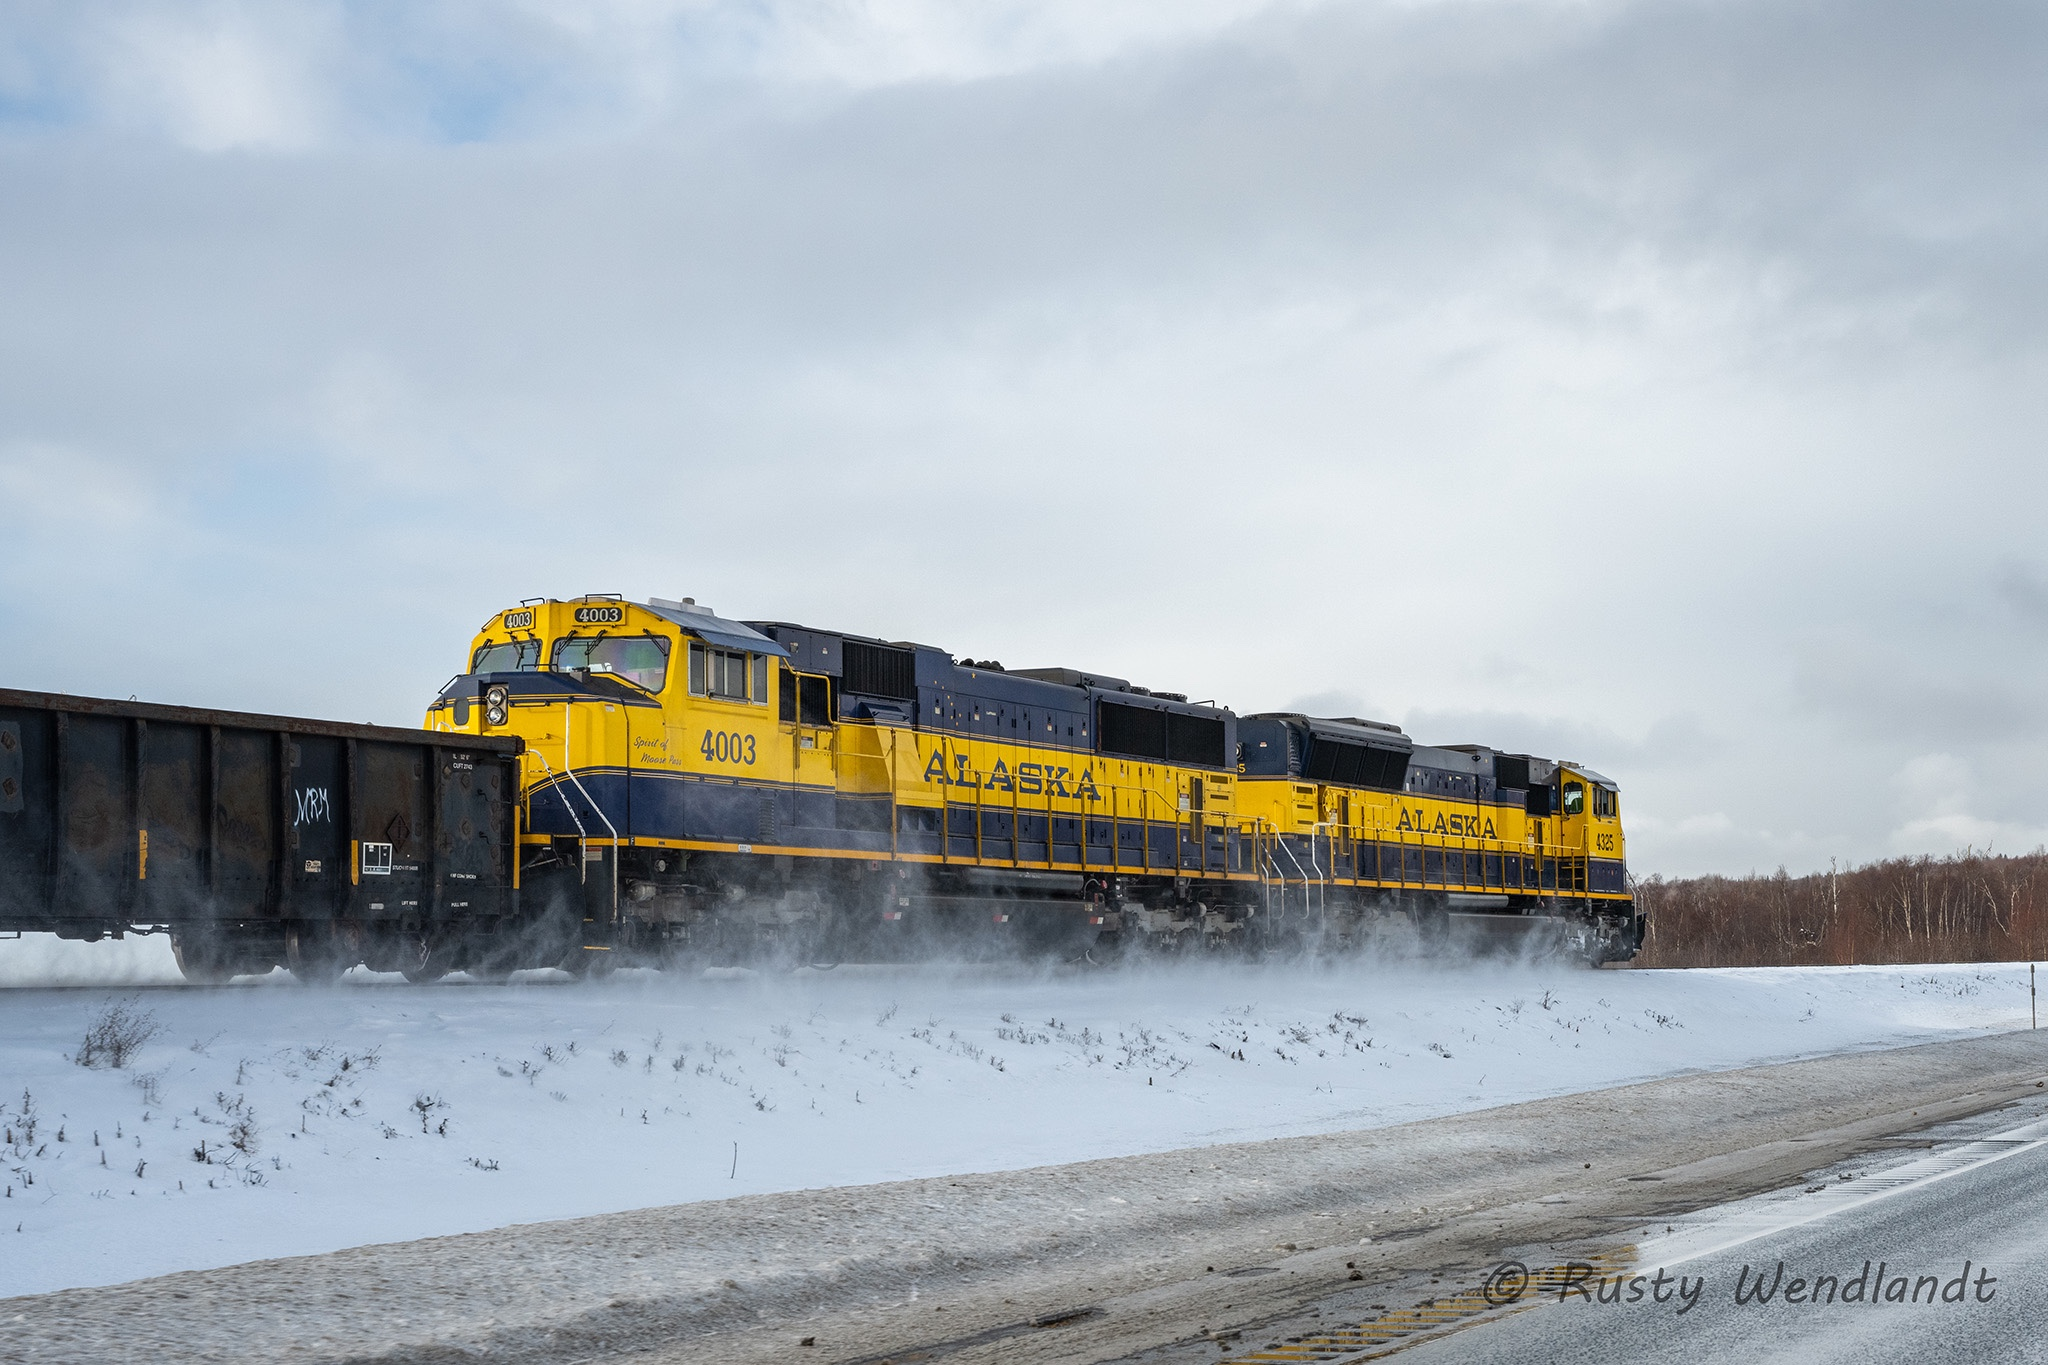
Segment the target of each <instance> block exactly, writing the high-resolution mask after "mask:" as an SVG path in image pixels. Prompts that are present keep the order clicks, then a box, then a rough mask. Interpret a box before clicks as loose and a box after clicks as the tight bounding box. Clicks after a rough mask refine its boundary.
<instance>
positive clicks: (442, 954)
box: [398, 934, 452, 986]
mask: <svg viewBox="0 0 2048 1365" xmlns="http://www.w3.org/2000/svg"><path fill="white" fill-rule="evenodd" d="M399 952H400V959H399V964H398V970H399V973H400V974H401V975H403V976H404V977H405V979H406V980H407V981H410V982H412V984H413V985H415V986H431V985H433V984H434V983H435V982H436V981H439V980H440V979H441V978H442V977H444V976H446V975H448V973H449V972H450V971H451V970H452V968H450V966H449V965H448V954H447V952H446V951H445V950H443V949H440V948H437V947H436V946H435V944H434V942H433V940H432V939H429V938H428V937H427V936H426V935H425V934H408V935H407V936H406V937H405V938H404V939H403V940H401V941H400V943H399Z"/></svg>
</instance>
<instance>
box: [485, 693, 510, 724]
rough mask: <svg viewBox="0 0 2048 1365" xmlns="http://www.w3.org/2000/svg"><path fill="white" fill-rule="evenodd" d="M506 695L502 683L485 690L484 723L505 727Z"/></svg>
mask: <svg viewBox="0 0 2048 1365" xmlns="http://www.w3.org/2000/svg"><path fill="white" fill-rule="evenodd" d="M505 706H506V693H505V688H504V685H503V684H502V683H493V684H492V685H491V686H489V687H487V688H485V689H484V721H485V723H486V724H490V725H503V724H504V723H505V720H506V710H505Z"/></svg>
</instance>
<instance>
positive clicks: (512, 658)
mask: <svg viewBox="0 0 2048 1365" xmlns="http://www.w3.org/2000/svg"><path fill="white" fill-rule="evenodd" d="M539 667H540V641H538V640H507V641H505V642H504V643H503V644H496V645H485V646H483V647H482V648H481V649H479V650H477V652H476V657H475V658H473V659H471V660H470V661H469V671H470V672H472V673H531V672H533V670H534V669H536V668H539Z"/></svg>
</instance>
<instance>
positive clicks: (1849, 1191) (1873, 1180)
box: [1635, 1120, 2048, 1267]
mask: <svg viewBox="0 0 2048 1365" xmlns="http://www.w3.org/2000/svg"><path fill="white" fill-rule="evenodd" d="M2043 1146H2048V1120H2037V1121H2035V1122H2031V1123H2026V1124H2022V1125H2020V1126H2019V1127H2017V1128H2009V1129H2006V1130H2005V1131H2004V1132H2001V1133H1993V1134H1990V1135H1989V1136H1986V1137H1981V1138H1971V1139H1968V1140H1966V1141H1964V1142H1962V1143H1961V1145H1959V1146H1958V1147H1956V1148H1955V1149H1954V1150H1953V1151H1947V1152H1939V1153H1936V1154H1935V1155H1933V1156H1925V1157H1921V1158H1920V1159H1918V1160H1917V1161H1909V1162H1907V1163H1906V1164H1905V1165H1903V1166H1895V1167H1893V1168H1891V1169H1890V1170H1887V1171H1883V1172H1881V1173H1879V1174H1876V1175H1869V1176H1864V1177H1863V1178H1861V1179H1859V1180H1854V1181H1841V1182H1839V1183H1835V1184H1831V1185H1829V1186H1828V1187H1827V1188H1826V1189H1823V1190H1815V1191H1812V1192H1807V1191H1803V1190H1802V1191H1799V1192H1795V1193H1791V1194H1788V1193H1787V1192H1785V1191H1783V1190H1774V1191H1772V1192H1771V1193H1769V1194H1761V1195H1756V1196H1754V1197H1752V1198H1750V1199H1744V1200H1740V1201H1738V1202H1736V1203H1733V1204H1724V1205H1721V1206H1720V1207H1719V1208H1716V1209H1711V1210H1708V1211H1706V1212H1705V1213H1704V1214H1703V1215H1701V1214H1694V1215H1688V1216H1687V1218H1686V1220H1685V1224H1686V1225H1684V1226H1681V1227H1679V1229H1678V1231H1677V1232H1675V1233H1673V1234H1671V1235H1669V1236H1665V1237H1658V1238H1654V1239H1652V1240H1650V1241H1647V1242H1640V1243H1638V1244H1637V1245H1636V1254H1635V1261H1636V1264H1638V1265H1645V1266H1667V1267H1668V1266H1674V1265H1682V1264H1684V1263H1686V1262H1688V1261H1696V1260H1699V1259H1700V1258H1701V1257H1704V1256H1714V1255H1718V1254H1719V1253H1721V1252H1724V1251H1729V1250H1732V1249H1734V1248H1735V1247H1739V1246H1742V1245H1743V1244H1745V1243H1747V1242H1754V1241H1757V1240H1759V1239H1760V1238H1764V1237H1772V1236H1775V1235H1777V1234H1778V1233H1781V1232H1789V1231H1790V1230H1791V1229H1793V1228H1797V1227H1804V1226H1805V1225H1807V1224H1808V1223H1817V1222H1819V1221H1820V1220H1821V1219H1823V1218H1832V1217H1833V1216H1835V1215H1836V1214H1839V1213H1847V1212H1849V1211H1850V1210H1852V1209H1860V1208H1863V1207H1865V1206H1866V1205H1870V1204H1875V1203H1877V1202H1878V1201H1879V1200H1882V1199H1890V1198H1892V1197H1893V1196H1894V1195H1901V1194H1910V1193H1911V1192H1913V1191H1914V1190H1920V1189H1925V1188H1926V1187H1927V1186H1929V1185H1932V1184H1934V1183H1936V1182H1937V1181H1942V1180H1947V1179H1948V1178H1949V1177H1950V1176H1956V1175H1962V1174H1964V1173H1965V1172H1967V1171H1974V1170H1979V1169H1982V1168H1983V1167H1985V1166H1989V1165H1992V1164H1993V1163H1995V1162H2000V1161H2004V1160H2005V1159H2006V1158H2008V1157H2015V1156H2019V1155H2020V1154H2021V1153H2023V1152H2031V1151H2034V1150H2035V1149H2036V1148H2039V1147H2043Z"/></svg>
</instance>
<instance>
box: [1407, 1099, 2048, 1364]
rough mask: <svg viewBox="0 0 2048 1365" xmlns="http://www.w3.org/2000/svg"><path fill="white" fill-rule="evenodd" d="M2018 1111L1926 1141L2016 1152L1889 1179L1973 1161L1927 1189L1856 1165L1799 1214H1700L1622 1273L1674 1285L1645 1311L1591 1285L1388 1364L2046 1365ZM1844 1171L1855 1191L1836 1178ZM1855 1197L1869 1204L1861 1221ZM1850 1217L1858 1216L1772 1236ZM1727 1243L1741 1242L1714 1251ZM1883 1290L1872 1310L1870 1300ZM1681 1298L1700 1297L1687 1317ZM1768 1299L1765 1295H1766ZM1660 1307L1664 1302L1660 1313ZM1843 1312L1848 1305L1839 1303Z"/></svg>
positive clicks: (2042, 1129)
mask: <svg viewBox="0 0 2048 1365" xmlns="http://www.w3.org/2000/svg"><path fill="white" fill-rule="evenodd" d="M2025 1108H2026V1109H2031V1110H2033V1111H2034V1112H2033V1114H2032V1115H2031V1117H2033V1118H2034V1119H2036V1120H2037V1122H2035V1123H2034V1124H2031V1125H2026V1124H2024V1120H2025V1119H2027V1118H2028V1117H2030V1115H2029V1114H2028V1113H2026V1112H2025V1110H2024V1109H2022V1110H2008V1111H2005V1112H2003V1113H2001V1114H1999V1115H1997V1116H1995V1117H1996V1122H1995V1123H1990V1122H1986V1121H1985V1120H1983V1119H1980V1120H1977V1121H1974V1122H1971V1123H1967V1124H1958V1125H1947V1126H1945V1127H1943V1128H1940V1129H1937V1130H1934V1131H1933V1132H1932V1133H1931V1134H1929V1136H1931V1137H1936V1138H1943V1139H1947V1138H1963V1137H1970V1136H1974V1135H1975V1134H1976V1133H1978V1132H1979V1131H1981V1130H1985V1129H1989V1130H1991V1131H1993V1132H1995V1133H2004V1134H2016V1136H2007V1137H2000V1138H1998V1139H1996V1140H1994V1141H1990V1142H1985V1141H1981V1140H1980V1141H1974V1142H1949V1141H1942V1142H1939V1143H1938V1144H1937V1146H1936V1148H1935V1149H1934V1151H1935V1152H1936V1153H1941V1154H1943V1155H1945V1156H1946V1157H1947V1158H1948V1161H1946V1162H1944V1161H1941V1160H1938V1159H1936V1160H1929V1159H1927V1158H1922V1159H1920V1160H1919V1161H1916V1162H1913V1163H1910V1165H1909V1166H1908V1168H1907V1169H1904V1170H1899V1171H1898V1172H1897V1176H1896V1178H1898V1179H1900V1180H1912V1179H1913V1178H1914V1177H1915V1176H1916V1175H1919V1174H1922V1173H1923V1171H1924V1172H1925V1173H1927V1174H1932V1173H1933V1172H1936V1171H1943V1170H1945V1169H1947V1167H1948V1165H1949V1163H1950V1162H1954V1163H1960V1162H1964V1161H1970V1162H1982V1163H1983V1164H1973V1165H1970V1166H1967V1167H1965V1168H1963V1169H1961V1170H1957V1171H1955V1172H1954V1173H1953V1174H1942V1175H1940V1177H1939V1178H1937V1179H1934V1180H1932V1181H1931V1182H1930V1183H1918V1182H1917V1181H1915V1183H1911V1184H1906V1185H1904V1186H1903V1187H1902V1188H1898V1189H1896V1190H1895V1191H1886V1192H1883V1193H1881V1194H1880V1196H1879V1197H1876V1198H1870V1196H1869V1195H1861V1194H1859V1193H1858V1191H1860V1190H1862V1189H1866V1188H1870V1187H1871V1186H1877V1187H1879V1188H1880V1189H1881V1188H1882V1186H1883V1184H1884V1174H1883V1173H1882V1172H1881V1171H1876V1170H1873V1169H1872V1163H1871V1162H1870V1161H1869V1160H1863V1161H1857V1162H1851V1163H1848V1164H1847V1165H1845V1166H1844V1167H1842V1168H1841V1169H1840V1170H1837V1171H1833V1172H1829V1173H1827V1174H1826V1175H1824V1176H1821V1177H1816V1179H1815V1180H1814V1181H1813V1182H1812V1183H1814V1184H1818V1185H1822V1186H1827V1187H1828V1188H1826V1189H1824V1190H1821V1191H1816V1194H1817V1195H1820V1196H1824V1197H1819V1198H1804V1199H1802V1198H1801V1197H1800V1196H1803V1195H1805V1194H1806V1188H1805V1187H1802V1189H1801V1190H1800V1191H1798V1192H1797V1193H1796V1194H1794V1195H1793V1197H1791V1198H1786V1199H1778V1200H1761V1201H1754V1202H1753V1203H1751V1204H1749V1205H1748V1206H1747V1207H1741V1208H1738V1209H1736V1210H1732V1211H1731V1210H1712V1211H1703V1215H1702V1216H1701V1217H1699V1218H1698V1219H1696V1220H1693V1221H1694V1223H1695V1226H1694V1227H1693V1228H1681V1229H1680V1232H1681V1235H1679V1236H1677V1237H1668V1238H1664V1239H1661V1240H1660V1241H1652V1242H1648V1243H1646V1244H1644V1245H1643V1246H1642V1247H1641V1249H1640V1254H1641V1259H1640V1260H1639V1261H1638V1262H1637V1264H1636V1265H1635V1266H1634V1267H1633V1270H1632V1274H1633V1275H1641V1276H1644V1277H1653V1276H1654V1275H1655V1274H1656V1272H1657V1271H1658V1270H1659V1269H1663V1270H1664V1271H1665V1273H1666V1274H1667V1276H1669V1277H1670V1280H1671V1282H1667V1283H1666V1284H1664V1285H1662V1286H1659V1285H1657V1283H1656V1281H1655V1280H1654V1278H1646V1279H1645V1281H1644V1283H1643V1284H1642V1286H1641V1287H1642V1289H1643V1290H1644V1293H1643V1296H1642V1299H1641V1301H1640V1302H1634V1303H1631V1302H1628V1295H1627V1292H1626V1288H1627V1286H1626V1285H1624V1284H1623V1283H1622V1282H1621V1281H1620V1279H1619V1277H1615V1278H1609V1279H1606V1280H1605V1283H1606V1284H1607V1285H1608V1286H1610V1287H1612V1288H1614V1289H1615V1290H1616V1291H1617V1294H1616V1297H1617V1298H1619V1300H1620V1301H1619V1302H1617V1303H1613V1304H1602V1303H1600V1302H1599V1301H1598V1297H1599V1294H1600V1293H1602V1292H1604V1291H1602V1290H1600V1288H1599V1286H1598V1284H1597V1283H1596V1284H1595V1285H1594V1289H1595V1294H1594V1297H1593V1298H1591V1299H1590V1300H1589V1298H1588V1297H1587V1295H1586V1293H1585V1292H1584V1287H1583V1286H1582V1287H1580V1288H1579V1289H1576V1290H1569V1291H1567V1290H1563V1289H1559V1290H1555V1291H1551V1292H1548V1293H1546V1294H1544V1295H1543V1301H1542V1302H1541V1303H1540V1304H1539V1305H1538V1306H1536V1307H1534V1308H1530V1309H1526V1310H1523V1311H1516V1312H1508V1313H1499V1312H1494V1313H1489V1314H1483V1315H1481V1319H1480V1321H1481V1325H1477V1326H1473V1327H1469V1328H1465V1329H1463V1330H1457V1331H1453V1332H1452V1333H1451V1334H1450V1335H1449V1336H1446V1337H1443V1338H1440V1339H1438V1340H1435V1341H1432V1342H1427V1343H1425V1344H1421V1345H1417V1346H1414V1347H1411V1348H1410V1349H1408V1350H1405V1351H1401V1352H1400V1353H1399V1356H1398V1358H1399V1359H1400V1360H1401V1362H1403V1365H1429V1363H1432V1362H1471V1361H1517V1362H1520V1361H1546V1362H1547V1361H1572V1362H1598V1361H1629V1362H1673V1363H1674V1365H1676V1363H1677V1362H1690V1361H1728V1360H1736V1361H1742V1362H1744V1365H1765V1363H1766V1362H1775V1361H1787V1362H1794V1361H1796V1362H1801V1363H1802V1365H1805V1363H1807V1362H1824V1361H1843V1362H1859V1363H1860V1362H1865V1361H1913V1362H1916V1365H1940V1363H1941V1362H1950V1361H1953V1362H1958V1363H1959V1365H1961V1363H1962V1362H1971V1363H1973V1365H1974V1362H1982V1361H1993V1360H1996V1361H2000V1362H2008V1361H2048V1311H2044V1309H2048V1123H2043V1122H2039V1121H2038V1120H2040V1119H2042V1118H2043V1117H2044V1116H2048V1104H2039V1103H2037V1104H2034V1105H2031V1106H2026V1107H2025ZM1985 1117H1986V1119H1989V1118H1991V1117H1992V1116H1985ZM1912 1166H1918V1167H1921V1168H1922V1171H1915V1170H1914V1169H1912V1168H1911V1167H1912ZM1850 1172H1855V1173H1858V1174H1860V1175H1861V1177H1862V1183H1859V1182H1858V1181H1857V1180H1850V1181H1847V1182H1842V1181H1840V1180H1839V1176H1840V1175H1842V1174H1846V1173H1850ZM1859 1198H1865V1199H1870V1202H1866V1203H1861V1204H1860V1206H1857V1205H1855V1204H1854V1203H1853V1201H1855V1200H1857V1199H1859ZM1842 1203H1848V1204H1850V1205H1851V1206H1849V1207H1843V1208H1838V1209H1836V1211H1833V1212H1825V1213H1823V1214H1822V1215H1821V1216H1819V1217H1818V1218H1815V1219H1814V1220H1813V1221H1810V1222H1805V1223H1803V1224H1800V1225H1796V1226H1792V1227H1789V1228H1785V1229H1784V1230H1782V1231H1776V1232H1772V1231H1767V1230H1766V1229H1768V1228H1770V1227H1771V1226H1772V1225H1773V1224H1782V1223H1784V1222H1790V1221H1793V1220H1794V1219H1798V1218H1804V1217H1811V1216H1812V1215H1813V1214H1814V1213H1815V1212H1817V1211H1818V1209H1824V1208H1826V1207H1827V1206H1828V1205H1830V1204H1842ZM1815 1206H1818V1207H1815ZM1731 1214H1733V1215H1734V1216H1729V1215H1731ZM1759 1234H1760V1235H1759ZM1735 1237H1748V1238H1749V1239H1750V1240H1746V1241H1744V1242H1743V1243H1742V1244H1741V1245H1738V1246H1733V1247H1729V1248H1727V1249H1726V1250H1721V1251H1715V1250H1713V1249H1712V1248H1713V1247H1714V1246H1715V1244H1716V1243H1721V1244H1725V1243H1726V1242H1728V1241H1729V1240H1732V1239H1733V1238H1735ZM1702 1252H1705V1254H1700V1253H1702ZM1553 1263H1554V1261H1553ZM1880 1274H1882V1276H1883V1281H1882V1283H1883V1284H1884V1285H1885V1292H1884V1293H1883V1295H1882V1296H1881V1297H1880V1296H1879V1295H1878V1294H1877V1293H1876V1292H1875V1286H1876V1285H1877V1284H1878V1283H1879V1279H1878V1277H1879V1275H1880ZM1680 1276H1683V1277H1685V1278H1684V1279H1683V1280H1679V1279H1678V1277H1680ZM1822 1277H1832V1280H1833V1283H1832V1284H1831V1283H1829V1281H1828V1280H1827V1279H1824V1278H1822ZM1629 1283H1631V1284H1632V1283H1634V1281H1633V1279H1632V1280H1631V1281H1630V1282H1629ZM1816 1288H1818V1291H1819V1299H1820V1301H1818V1302H1816V1301H1815V1292H1816ZM1681 1290H1683V1291H1686V1292H1689V1293H1690V1294H1691V1295H1692V1298H1691V1300H1690V1302H1688V1300H1687V1299H1686V1298H1685V1297H1682V1296H1681ZM1763 1291H1770V1292H1769V1293H1768V1296H1767V1297H1766V1295H1765V1293H1764V1292H1763ZM1658 1293H1662V1294H1664V1295H1666V1296H1667V1301H1666V1302H1664V1303H1661V1304H1660V1303H1658V1302H1656V1301H1655V1296H1656V1295H1657V1294H1658ZM1915 1295H1917V1301H1915V1300H1914V1296H1915ZM1845 1296H1846V1297H1849V1298H1851V1299H1853V1300H1855V1301H1854V1302H1844V1301H1843V1298H1844V1297H1845ZM1894 1296H1899V1297H1900V1298H1902V1299H1904V1300H1905V1301H1892V1300H1893V1299H1894ZM1873 1299H1876V1301H1875V1302H1873V1301H1872V1300H1873Z"/></svg>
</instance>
